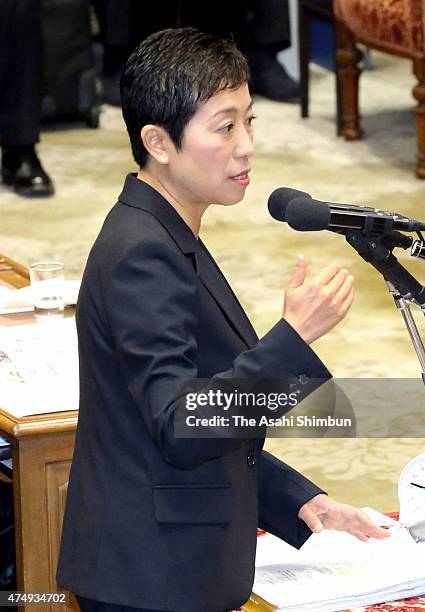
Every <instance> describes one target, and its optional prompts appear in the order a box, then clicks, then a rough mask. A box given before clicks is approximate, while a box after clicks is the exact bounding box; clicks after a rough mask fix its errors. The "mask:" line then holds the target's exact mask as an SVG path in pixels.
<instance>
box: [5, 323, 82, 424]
mask: <svg viewBox="0 0 425 612" xmlns="http://www.w3.org/2000/svg"><path fill="white" fill-rule="evenodd" d="M77 347H78V345H77V330H76V327H75V319H74V318H73V317H68V318H61V317H58V318H57V319H55V320H51V321H50V320H49V321H46V322H45V323H33V324H29V325H19V326H14V327H0V407H1V408H3V409H4V410H6V411H7V412H9V413H10V414H12V415H14V416H16V417H23V416H29V415H33V414H42V413H48V412H59V411H64V410H76V409H77V408H78V395H79V380H78V348H77Z"/></svg>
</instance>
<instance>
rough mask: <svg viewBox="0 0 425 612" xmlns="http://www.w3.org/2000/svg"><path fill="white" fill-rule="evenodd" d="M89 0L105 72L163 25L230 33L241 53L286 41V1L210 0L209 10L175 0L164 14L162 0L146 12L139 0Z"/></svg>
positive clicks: (188, 0)
mask: <svg viewBox="0 0 425 612" xmlns="http://www.w3.org/2000/svg"><path fill="white" fill-rule="evenodd" d="M93 1H94V3H95V6H96V10H97V13H98V16H99V20H100V23H101V29H102V38H103V42H104V44H105V59H106V71H107V72H114V71H116V70H118V68H119V64H123V63H124V61H125V59H126V57H127V56H128V55H129V54H130V52H131V51H132V50H133V49H134V48H135V47H136V46H137V45H138V44H139V43H140V42H141V41H142V40H143V39H144V38H146V37H147V36H149V35H150V34H152V33H153V32H156V31H158V30H162V29H164V28H175V27H180V26H194V27H197V28H199V29H201V30H204V31H209V32H214V33H215V34H219V35H221V36H229V35H232V36H233V39H234V41H235V42H236V44H237V45H238V46H239V47H240V48H241V49H242V50H243V51H244V52H245V53H255V52H256V51H260V50H264V49H266V50H270V51H273V52H277V51H280V50H281V49H286V48H287V47H289V46H290V44H291V33H290V23H289V7H288V0H233V1H232V2H229V0H215V2H214V3H213V4H212V5H211V7H212V8H211V9H209V8H208V7H207V6H205V3H202V2H199V0H179V1H177V2H174V3H171V4H170V7H167V11H166V12H165V13H164V8H163V6H162V4H161V3H156V4H155V3H151V4H150V6H149V13H147V12H146V6H145V3H144V2H140V1H138V0H93ZM116 59H118V61H114V60H116ZM108 67H110V68H109V69H108Z"/></svg>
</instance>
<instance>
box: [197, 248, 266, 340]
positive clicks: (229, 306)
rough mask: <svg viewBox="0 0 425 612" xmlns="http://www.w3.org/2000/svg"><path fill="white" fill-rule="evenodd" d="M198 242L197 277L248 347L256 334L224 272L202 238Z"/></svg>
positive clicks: (256, 338) (255, 338)
mask: <svg viewBox="0 0 425 612" xmlns="http://www.w3.org/2000/svg"><path fill="white" fill-rule="evenodd" d="M198 242H199V248H198V250H197V251H196V253H195V259H196V265H197V269H198V275H199V278H200V279H201V281H202V283H203V285H204V286H205V287H206V289H207V290H208V291H209V292H210V294H211V295H212V297H213V298H214V300H215V301H216V303H217V305H218V306H219V308H220V309H221V310H222V311H223V313H224V315H225V317H226V319H227V321H228V322H229V324H230V325H231V327H233V329H234V330H235V331H236V332H237V333H238V334H239V336H240V337H241V338H242V340H244V342H245V343H246V345H247V346H248V348H251V347H252V346H253V345H254V344H255V343H256V342H257V340H258V336H257V334H256V332H255V330H254V328H253V327H252V325H251V322H250V320H249V319H248V317H247V316H246V314H245V311H244V310H243V308H242V306H241V305H240V303H239V301H238V299H237V297H236V296H235V294H234V293H233V291H232V289H231V287H230V285H229V283H228V282H227V280H226V278H225V276H224V274H223V273H222V272H221V270H220V268H219V267H218V266H217V264H216V262H215V260H214V259H213V257H212V256H211V254H210V253H209V251H208V249H207V248H206V246H205V245H204V243H203V242H202V240H199V241H198Z"/></svg>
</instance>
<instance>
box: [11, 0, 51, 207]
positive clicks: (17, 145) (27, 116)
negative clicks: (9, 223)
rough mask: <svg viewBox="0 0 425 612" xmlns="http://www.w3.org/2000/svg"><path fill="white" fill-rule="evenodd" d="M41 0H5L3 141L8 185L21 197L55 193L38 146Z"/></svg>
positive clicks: (40, 77) (40, 80)
mask: <svg viewBox="0 0 425 612" xmlns="http://www.w3.org/2000/svg"><path fill="white" fill-rule="evenodd" d="M42 60H43V41H42V4H41V0H1V1H0V92H1V94H0V143H1V175H2V179H3V184H4V185H7V186H10V187H12V188H13V189H14V191H15V192H16V193H17V194H18V195H20V196H27V197H44V196H50V195H52V194H53V193H54V187H53V183H52V180H51V178H50V177H49V175H48V174H47V173H46V171H45V170H44V168H43V166H42V164H41V162H40V159H39V157H38V155H37V151H36V148H35V145H36V143H37V142H38V141H39V138H40V106H41V84H42V66H43V61H42Z"/></svg>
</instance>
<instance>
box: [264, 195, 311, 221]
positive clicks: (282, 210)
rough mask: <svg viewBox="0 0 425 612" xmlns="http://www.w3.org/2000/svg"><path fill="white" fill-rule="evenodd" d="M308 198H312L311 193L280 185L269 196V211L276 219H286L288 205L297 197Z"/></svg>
mask: <svg viewBox="0 0 425 612" xmlns="http://www.w3.org/2000/svg"><path fill="white" fill-rule="evenodd" d="M301 197H302V198H307V199H310V200H311V195H309V194H308V193H306V192H305V191H299V190H298V189H291V188H290V187H279V188H278V189H275V190H274V191H273V193H272V194H271V195H270V197H269V201H268V209H269V213H270V214H271V216H272V217H273V219H276V221H286V207H287V206H288V204H290V203H291V202H292V200H295V198H301Z"/></svg>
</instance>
